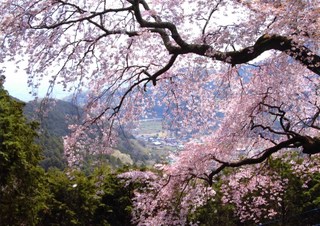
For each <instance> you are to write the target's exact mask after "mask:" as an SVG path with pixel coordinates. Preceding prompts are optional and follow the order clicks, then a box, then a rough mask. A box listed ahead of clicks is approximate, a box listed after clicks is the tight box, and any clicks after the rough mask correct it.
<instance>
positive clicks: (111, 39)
mask: <svg viewBox="0 0 320 226" xmlns="http://www.w3.org/2000/svg"><path fill="white" fill-rule="evenodd" d="M0 9H1V16H0V21H1V23H0V31H1V34H0V38H1V40H0V41H1V42H0V43H1V51H0V59H1V62H3V61H5V60H10V61H13V62H15V63H16V65H19V64H20V62H21V61H26V62H27V65H28V66H27V68H26V72H27V73H28V74H29V78H30V79H29V85H30V86H32V87H33V88H34V89H36V88H37V87H38V86H39V83H40V82H41V80H42V78H44V77H50V78H51V80H50V85H49V88H48V95H50V93H51V92H52V90H53V88H54V86H56V85H58V84H60V85H62V86H63V87H64V89H66V90H70V91H73V92H74V95H75V98H76V96H77V94H79V93H80V92H81V91H82V90H86V91H88V93H89V94H88V102H87V105H86V114H85V116H84V118H83V122H82V124H81V126H75V127H73V130H74V133H73V135H71V136H70V137H68V138H66V139H65V142H66V154H67V156H69V162H70V163H71V164H72V163H75V162H78V161H79V158H81V153H82V152H83V151H84V150H85V149H86V150H87V148H88V145H87V144H85V141H87V138H90V140H93V144H91V145H90V146H89V148H90V150H91V151H93V152H94V153H99V152H109V151H110V149H109V148H108V147H109V146H110V145H111V144H112V143H113V141H114V140H115V134H114V133H113V132H112V130H111V129H110V128H112V127H117V126H119V125H122V124H125V123H126V122H129V121H130V122H132V121H133V120H135V119H137V118H139V117H140V116H141V115H142V114H143V113H144V112H145V110H146V109H148V108H152V106H154V105H155V104H157V102H158V101H159V100H161V102H162V104H165V105H166V107H167V109H166V113H167V114H166V119H165V120H166V121H167V122H168V125H170V126H172V127H174V128H179V129H180V130H181V131H185V132H188V133H189V134H190V133H191V134H192V135H193V138H194V139H193V141H191V142H190V143H187V144H185V148H184V150H183V151H182V152H180V154H179V156H177V157H175V158H174V159H173V162H174V163H173V164H171V165H167V166H164V167H163V169H162V170H163V175H164V176H162V177H161V178H157V179H154V180H153V181H154V182H157V183H158V184H154V185H152V187H153V188H154V189H153V190H159V188H161V189H160V190H162V189H168V190H170V191H171V192H168V193H166V194H164V192H159V191H158V192H155V194H156V195H158V196H159V197H161V194H163V195H166V196H167V198H164V199H163V200H170V198H168V197H169V196H168V195H170V194H176V192H177V191H180V192H181V193H184V195H183V194H181V199H179V200H178V201H180V204H181V205H180V204H179V205H178V206H180V207H179V208H180V210H181V211H182V212H183V211H184V210H185V209H184V208H182V207H185V208H189V207H190V205H189V204H187V203H190V202H189V201H183V200H184V198H185V199H186V200H192V197H197V199H199V202H198V203H202V201H203V200H205V197H204V196H205V195H203V196H202V194H205V193H201V191H203V190H204V187H203V185H204V184H203V183H205V184H207V185H212V183H213V182H214V177H215V176H216V175H217V174H219V173H220V172H221V171H223V170H224V169H225V168H229V167H232V168H235V167H241V166H244V165H252V164H257V163H261V162H263V161H265V160H266V159H267V158H268V157H269V156H270V155H272V154H274V153H276V152H279V151H287V150H288V151H289V150H290V149H295V150H296V149H299V150H301V151H302V152H303V153H306V154H310V155H311V154H316V153H318V152H319V151H320V139H319V138H318V136H319V128H320V127H319V126H320V125H319V114H320V106H319V75H320V56H319V39H320V35H319V30H320V19H319V16H318V15H319V13H320V2H319V0H314V1H310V0H290V1H289V0H267V1H266V0H252V1H247V0H210V1H206V0H194V1H186V0H184V1H183V0H175V1H173V0H170V1H163V0H117V1H105V0H104V1H103V0H95V1H92V0H81V1H73V0H47V1H41V0H40V1H35V0H31V1H30V0H29V1H26V0H2V1H1V5H0ZM155 97H158V98H155ZM90 129H93V130H94V134H99V136H98V138H97V139H95V138H92V136H91V135H90V134H92V133H93V132H92V131H91V132H89V135H88V132H84V131H88V130H90ZM97 131H99V133H98V132H97ZM132 174H133V173H132ZM139 175H140V174H139ZM133 177H135V176H133ZM196 188H199V190H198V192H197V190H196ZM200 193H201V194H200ZM191 194H193V196H192V195H191ZM212 194H213V193H212V192H208V195H209V196H212ZM206 197H207V196H206ZM143 199H145V200H149V201H151V199H150V197H149V199H147V198H146V197H143ZM160 199H161V198H160ZM200 200H202V201H200ZM138 203H140V204H141V203H145V204H146V203H147V202H142V201H141V202H138ZM182 204H184V205H182ZM150 205H151V204H150ZM152 205H153V204H152ZM153 206H154V210H155V211H156V212H157V213H156V214H155V215H157V216H160V215H161V214H162V215H161V216H162V219H164V217H165V216H166V214H165V213H164V212H161V211H163V210H164V209H165V208H167V207H161V206H160V207H159V206H158V207H155V206H156V205H153ZM175 207H177V206H175ZM139 208H140V207H139ZM143 208H145V210H147V209H148V208H146V207H145V206H144V207H143ZM170 208H171V207H170ZM190 208H191V207H190ZM182 212H181V214H182V215H183V216H184V215H185V214H183V213H182ZM155 215H151V216H149V217H147V218H146V219H150V217H154V216H155ZM182 215H181V216H177V215H176V216H173V217H174V218H172V219H182V218H183V217H182ZM144 216H145V215H144ZM154 219H155V218H154ZM159 219H160V218H159ZM138 220H139V219H138ZM141 222H142V221H141ZM180 223H181V222H180Z"/></svg>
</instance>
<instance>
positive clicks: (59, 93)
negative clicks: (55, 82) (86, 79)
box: [0, 63, 71, 102]
mask: <svg viewBox="0 0 320 226" xmlns="http://www.w3.org/2000/svg"><path fill="white" fill-rule="evenodd" d="M0 67H6V69H5V73H4V75H5V76H6V81H5V83H4V88H5V89H6V90H7V91H8V92H9V94H10V95H11V96H13V97H15V98H18V99H19V100H22V101H25V102H27V101H31V100H34V99H35V96H33V95H32V94H31V93H30V92H32V88H31V87H28V82H27V81H28V75H27V74H26V72H25V71H24V70H22V69H20V70H18V71H16V68H15V65H14V64H13V63H5V64H2V65H1V66H0ZM47 80H49V78H47ZM48 87H49V83H48V81H46V79H44V80H43V82H42V85H41V86H40V87H39V89H38V90H37V95H38V97H39V98H42V97H44V96H45V95H46V93H47V90H48ZM70 94H71V93H69V92H63V90H62V88H61V87H59V86H55V89H54V92H53V94H52V96H51V97H52V98H56V99H62V98H64V97H66V96H69V95H70Z"/></svg>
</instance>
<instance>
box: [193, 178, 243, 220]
mask: <svg viewBox="0 0 320 226" xmlns="http://www.w3.org/2000/svg"><path fill="white" fill-rule="evenodd" d="M222 183H223V180H222V179H221V178H217V179H216V181H215V183H214V184H213V188H214V190H215V191H216V195H215V198H214V199H213V200H209V201H208V202H207V203H206V205H204V206H202V207H200V208H198V209H197V211H196V212H194V213H192V214H190V216H189V218H188V220H189V221H190V222H198V224H199V225H200V226H216V225H224V226H235V225H240V222H239V221H238V219H237V218H236V217H235V215H234V207H233V205H231V204H228V205H225V204H223V203H222V201H221V198H222V195H223V194H222V192H221V185H222Z"/></svg>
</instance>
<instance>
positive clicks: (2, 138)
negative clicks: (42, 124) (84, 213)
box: [0, 87, 45, 225]
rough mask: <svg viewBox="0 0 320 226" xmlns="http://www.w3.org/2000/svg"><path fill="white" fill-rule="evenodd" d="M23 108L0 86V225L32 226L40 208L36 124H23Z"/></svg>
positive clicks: (42, 190) (42, 196)
mask: <svg viewBox="0 0 320 226" xmlns="http://www.w3.org/2000/svg"><path fill="white" fill-rule="evenodd" d="M23 106H24V105H23V103H21V102H19V101H16V100H14V99H13V98H11V97H10V96H9V95H8V93H7V92H6V91H5V90H4V89H3V88H2V87H0V200H1V202H0V222H1V225H35V224H36V223H37V221H38V219H37V217H36V216H37V212H38V211H39V210H40V209H42V208H43V206H44V200H45V188H44V186H43V175H44V172H43V170H42V169H41V168H40V167H39V166H38V163H39V161H40V159H41V152H40V148H39V146H38V145H36V144H35V142H34V140H35V137H36V136H37V133H36V128H37V124H36V123H34V122H30V123H28V122H27V120H26V119H25V117H24V116H23V113H22V109H23Z"/></svg>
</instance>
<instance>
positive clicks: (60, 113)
mask: <svg viewBox="0 0 320 226" xmlns="http://www.w3.org/2000/svg"><path fill="white" fill-rule="evenodd" d="M39 107H40V104H39V102H28V103H26V106H25V108H24V113H25V115H26V116H27V118H29V119H31V120H34V119H36V120H39V121H40V131H39V139H38V142H39V144H40V145H41V146H42V147H43V151H44V159H43V161H42V162H41V166H42V167H44V168H45V169H46V170H47V169H49V168H50V167H56V168H59V169H63V168H64V167H65V166H66V161H65V159H64V154H63V138H62V137H63V136H66V135H68V134H69V133H70V130H69V129H68V125H69V124H71V123H76V121H75V119H76V118H79V117H80V116H81V114H82V112H83V111H82V109H81V108H79V107H77V106H75V105H74V104H72V103H70V102H67V101H62V100H55V101H54V105H53V107H51V108H49V109H45V114H44V115H42V116H41V118H39V117H37V113H36V112H38V109H39ZM92 158H95V157H92ZM99 158H100V159H101V158H102V159H103V160H105V161H107V162H108V163H109V164H110V165H112V166H113V167H119V166H122V165H127V164H129V165H132V164H137V165H147V164H149V163H153V162H154V161H156V160H157V159H158V158H157V156H155V155H154V154H153V155H151V154H150V153H149V151H148V150H147V149H146V148H145V144H144V143H143V142H142V141H139V140H137V139H135V138H134V136H133V135H132V134H129V133H127V132H124V131H122V130H121V131H120V132H119V142H118V145H117V146H116V147H115V151H114V153H113V154H112V155H111V156H99ZM151 158H152V159H151ZM88 161H89V160H88Z"/></svg>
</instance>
